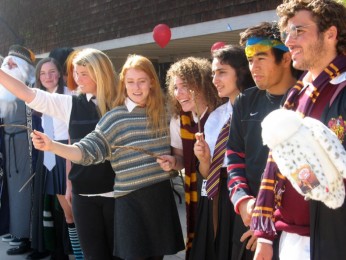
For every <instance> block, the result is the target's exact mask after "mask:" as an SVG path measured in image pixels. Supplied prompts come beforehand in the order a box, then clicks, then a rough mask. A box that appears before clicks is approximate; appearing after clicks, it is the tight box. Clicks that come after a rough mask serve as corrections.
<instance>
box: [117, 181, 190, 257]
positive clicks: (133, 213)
mask: <svg viewBox="0 0 346 260" xmlns="http://www.w3.org/2000/svg"><path fill="white" fill-rule="evenodd" d="M114 210H115V214H114V255H115V256H118V257H120V258H123V259H126V258H136V257H152V256H163V255H173V254H176V253H177V252H179V251H181V250H183V249H184V240H183V234H182V229H181V225H180V220H179V215H178V210H177V206H176V203H175V200H174V196H173V192H172V187H171V183H170V181H169V180H167V181H163V182H160V183H157V184H153V185H151V186H149V187H146V188H143V189H140V190H136V191H134V192H131V193H130V194H128V195H125V196H123V197H119V198H116V199H115V209H114Z"/></svg>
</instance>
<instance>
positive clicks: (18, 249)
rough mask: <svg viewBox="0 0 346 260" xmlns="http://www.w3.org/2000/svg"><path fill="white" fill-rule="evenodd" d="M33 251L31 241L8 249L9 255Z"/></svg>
mask: <svg viewBox="0 0 346 260" xmlns="http://www.w3.org/2000/svg"><path fill="white" fill-rule="evenodd" d="M29 251H31V248H30V243H25V244H23V245H20V246H16V247H13V248H10V249H8V250H7V252H6V253H7V254H8V255H21V254H25V253H27V252H29Z"/></svg>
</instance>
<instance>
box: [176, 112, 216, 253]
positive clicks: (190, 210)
mask: <svg viewBox="0 0 346 260" xmlns="http://www.w3.org/2000/svg"><path fill="white" fill-rule="evenodd" d="M208 116H209V113H208V112H207V113H205V114H204V116H203V118H201V122H200V124H201V128H202V129H201V131H202V132H203V131H204V124H205V122H206V121H207V118H208ZM180 126H181V127H180V128H181V129H180V133H181V139H182V141H183V153H184V168H185V205H186V226H187V227H186V228H187V242H186V257H185V259H189V253H190V249H191V246H192V240H193V237H194V228H195V224H196V214H197V202H198V187H197V167H196V166H197V161H198V160H197V157H196V156H195V155H194V152H193V146H194V144H195V141H196V138H195V133H197V132H198V124H197V123H195V121H194V120H193V118H192V114H191V112H182V113H181V114H180Z"/></svg>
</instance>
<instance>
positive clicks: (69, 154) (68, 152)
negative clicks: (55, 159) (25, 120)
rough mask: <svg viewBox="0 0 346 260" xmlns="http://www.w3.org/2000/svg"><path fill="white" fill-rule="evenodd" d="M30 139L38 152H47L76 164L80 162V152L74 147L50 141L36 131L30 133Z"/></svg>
mask: <svg viewBox="0 0 346 260" xmlns="http://www.w3.org/2000/svg"><path fill="white" fill-rule="evenodd" d="M31 138H32V143H33V144H34V146H35V148H36V149H38V150H41V151H49V152H52V153H55V154H56V155H59V156H60V157H63V158H66V159H68V160H70V161H73V162H77V163H78V162H79V161H81V160H82V151H81V150H80V149H79V148H78V147H77V146H75V145H71V144H62V143H59V142H55V141H52V140H51V139H50V138H49V137H48V136H47V135H45V134H44V133H41V132H39V131H36V130H34V132H32V134H31Z"/></svg>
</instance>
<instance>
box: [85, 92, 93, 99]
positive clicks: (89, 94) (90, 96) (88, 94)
mask: <svg viewBox="0 0 346 260" xmlns="http://www.w3.org/2000/svg"><path fill="white" fill-rule="evenodd" d="M93 96H94V95H93V94H91V93H86V98H87V100H88V101H90V99H91V98H92V97H93Z"/></svg>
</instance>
